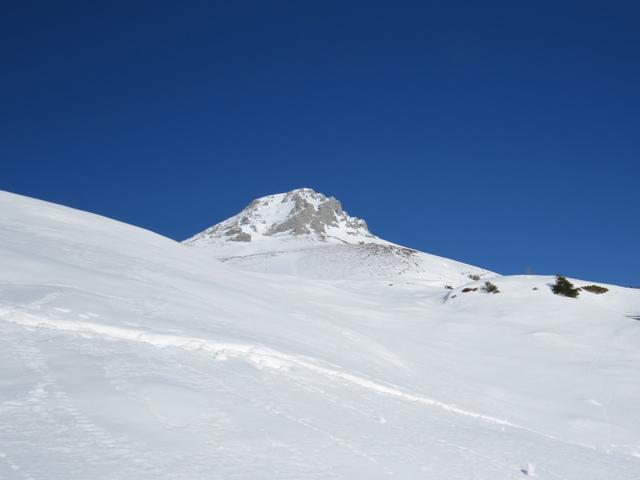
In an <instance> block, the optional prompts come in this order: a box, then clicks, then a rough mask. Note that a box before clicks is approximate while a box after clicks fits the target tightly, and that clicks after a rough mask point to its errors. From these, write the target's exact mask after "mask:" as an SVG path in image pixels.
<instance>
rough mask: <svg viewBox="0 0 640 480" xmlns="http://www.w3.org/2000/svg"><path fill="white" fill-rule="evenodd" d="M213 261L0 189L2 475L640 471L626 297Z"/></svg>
mask: <svg viewBox="0 0 640 480" xmlns="http://www.w3.org/2000/svg"><path fill="white" fill-rule="evenodd" d="M267 240H268V241H276V240H277V239H275V238H272V239H267ZM309 241H310V240H309ZM313 241H315V242H317V241H318V240H317V239H315V240H313ZM244 243H251V242H244ZM368 243H374V244H376V245H382V246H384V245H388V242H386V243H385V242H384V241H382V242H368ZM345 245H346V246H347V248H348V245H353V244H344V243H342V242H336V243H335V245H324V246H314V247H309V248H318V249H321V248H326V247H330V246H337V247H341V248H342V247H344V246H345ZM356 246H359V244H356ZM365 246H366V244H365ZM296 255H299V254H296ZM305 255H307V254H306V253H305ZM313 255H317V256H318V257H319V258H321V257H322V255H323V254H322V250H317V251H316V252H314V253H313ZM330 255H339V254H330ZM349 255H351V254H348V255H347V256H349ZM425 255H426V254H425ZM214 257H215V255H212V250H211V248H193V247H192V246H189V245H184V244H180V243H177V242H174V241H172V240H169V239H167V238H164V237H162V236H159V235H157V234H154V233H151V232H149V231H146V230H143V229H140V228H136V227H133V226H129V225H126V224H122V223H119V222H116V221H113V220H110V219H107V218H104V217H100V216H97V215H92V214H89V213H85V212H81V211H77V210H73V209H70V208H66V207H62V206H58V205H53V204H50V203H46V202H41V201H38V200H34V199H30V198H26V197H22V196H19V195H14V194H10V193H4V192H0V266H1V268H0V478H2V479H29V480H31V479H36V480H37V479H47V480H70V479H89V478H90V479H110V480H111V479H130V478H135V479H154V480H157V479H204V478H206V479H230V478H238V479H274V478H277V479H285V478H291V479H301V478H304V479H313V478H317V479H320V478H322V479H326V478H335V479H353V478H366V479H378V478H401V479H424V478H433V479H444V480H457V479H465V480H467V479H487V480H489V479H491V480H495V479H524V478H529V477H531V478H540V479H553V480H557V479H563V480H569V479H577V480H587V479H594V480H595V479H598V480H600V479H614V478H615V479H616V480H621V479H622V480H624V479H629V480H637V479H638V478H640V408H639V407H638V405H640V382H639V380H640V378H639V374H638V365H639V364H640V321H638V318H640V291H639V290H636V289H628V288H621V287H616V286H612V285H606V287H608V288H609V291H608V292H607V293H605V294H602V295H597V294H593V293H589V292H586V291H582V292H581V293H580V295H579V297H578V298H576V299H571V298H566V297H560V296H557V295H554V294H553V293H552V292H551V291H550V287H549V285H550V284H551V283H552V282H553V280H554V279H553V277H543V276H504V277H499V276H495V277H492V278H491V281H492V282H493V283H495V284H496V285H497V286H498V288H499V289H500V293H498V294H488V293H484V292H482V290H481V287H482V286H483V284H484V279H482V280H480V281H477V282H475V281H471V280H470V279H468V278H467V279H466V281H467V283H466V284H463V283H462V277H463V276H464V271H463V270H461V269H459V267H458V265H459V264H457V262H452V261H451V263H449V264H448V267H450V268H451V271H448V273H447V271H446V269H444V268H443V269H442V270H441V272H440V273H435V274H434V273H433V272H432V271H430V270H429V268H426V267H430V268H431V267H433V260H434V258H432V257H431V256H427V257H426V258H427V259H428V260H429V262H427V264H423V265H422V266H423V267H425V268H424V272H423V273H420V272H418V273H416V271H415V270H413V271H412V272H413V273H411V274H408V273H406V272H405V273H400V274H398V273H397V272H396V273H393V272H394V271H392V270H390V272H391V273H390V274H389V277H388V278H387V274H388V273H389V272H386V273H384V272H383V273H381V274H380V275H378V276H367V275H364V274H362V275H360V274H359V273H358V272H356V273H354V271H353V269H349V270H348V275H347V274H344V275H335V276H331V275H325V278H324V279H323V278H318V277H321V276H322V275H316V274H314V275H312V276H305V275H301V274H299V271H295V270H293V269H291V268H285V267H277V263H278V262H276V261H274V262H273V263H272V267H273V268H272V269H275V270H278V268H280V270H282V271H281V272H280V273H278V272H270V273H256V272H247V271H242V270H241V269H239V268H235V267H234V266H233V263H230V262H228V261H227V262H220V261H218V260H216V258H214ZM274 258H278V256H275V257H274ZM285 258H286V257H285V256H280V261H283V262H284V261H285ZM435 258H439V257H435ZM287 261H288V260H287ZM442 261H446V260H444V259H443V260H442ZM446 262H449V261H446ZM293 263H295V262H293ZM318 263H320V262H319V261H318V262H315V263H314V265H317V264H318ZM391 263H393V262H391ZM262 265H264V264H262ZM297 268H301V265H300V264H298V265H297ZM314 268H315V267H314ZM394 268H395V267H394ZM464 268H467V267H464ZM264 270H269V269H268V268H265V269H264ZM474 271H476V270H474ZM477 271H482V270H481V269H477ZM425 272H426V273H425ZM430 272H431V273H430ZM282 273H287V274H286V275H283V274H282ZM438 275H441V276H442V277H443V278H438ZM447 276H448V277H450V278H454V279H456V280H458V281H457V283H456V284H455V285H452V286H453V287H454V288H452V289H445V288H443V286H442V285H440V284H438V282H440V281H445V280H447V279H450V278H444V277H447ZM310 277H313V278H310ZM398 279H402V281H398ZM408 279H412V280H411V281H409V280H408ZM572 281H573V282H574V283H575V284H576V285H577V286H583V285H587V284H591V283H594V282H586V281H581V280H577V279H572ZM596 283H597V282H596ZM464 288H472V289H473V288H478V290H476V291H473V290H472V291H467V292H463V289H464Z"/></svg>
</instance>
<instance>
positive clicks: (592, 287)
mask: <svg viewBox="0 0 640 480" xmlns="http://www.w3.org/2000/svg"><path fill="white" fill-rule="evenodd" d="M582 290H586V291H587V292H591V293H595V294H596V295H600V294H602V293H607V292H608V291H609V289H608V288H606V287H601V286H600V285H585V286H584V287H582Z"/></svg>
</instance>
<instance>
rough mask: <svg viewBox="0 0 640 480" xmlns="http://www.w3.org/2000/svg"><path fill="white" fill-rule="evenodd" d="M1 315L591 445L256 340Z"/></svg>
mask: <svg viewBox="0 0 640 480" xmlns="http://www.w3.org/2000/svg"><path fill="white" fill-rule="evenodd" d="M56 298H57V297H56ZM43 303H44V302H42V301H38V302H37V308H38V309H40V307H41V305H42V304H43ZM61 310H66V309H57V313H60V312H61ZM69 312H70V310H69ZM0 319H2V320H5V321H8V322H12V323H14V324H18V325H22V326H25V327H30V328H50V329H56V330H59V331H64V332H70V333H76V334H79V335H83V336H99V337H103V338H109V339H115V340H124V341H131V342H141V343H146V344H150V345H153V346H155V347H159V348H170V347H174V348H181V349H185V350H188V351H201V352H206V353H209V354H211V355H212V356H213V357H214V358H215V359H217V360H226V359H229V358H236V359H239V360H243V361H248V362H250V363H252V364H253V365H255V366H256V367H257V368H269V369H275V370H280V371H286V370H288V369H291V368H302V369H305V370H307V371H311V372H314V373H316V374H320V375H322V376H325V377H329V378H331V379H332V380H335V381H338V382H343V383H347V384H351V385H355V386H358V387H360V388H363V389H366V390H367V391H370V392H373V393H375V394H378V395H381V396H388V397H394V398H397V399H400V400H404V401H407V402H412V403H418V404H422V405H425V406H429V407H435V408H439V409H442V410H445V411H447V412H450V413H452V414H455V415H461V416H465V417H470V418H474V419H477V420H480V421H484V422H489V423H491V424H495V425H499V426H501V427H508V428H513V429H517V430H522V431H526V432H529V433H533V434H536V435H541V436H543V437H546V438H547V439H550V440H553V441H559V442H563V443H571V444H574V445H578V446H582V447H587V448H590V449H594V448H595V447H592V446H590V445H582V444H575V443H573V442H569V441H565V440H562V439H558V438H556V437H553V436H551V435H547V434H544V433H541V432H537V431H534V430H531V429H529V428H526V427H523V426H520V425H517V424H514V423H511V422H509V421H508V420H505V419H500V418H496V417H493V416H490V415H485V414H482V413H477V412H473V411H470V410H466V409H463V408H460V407H458V406H455V405H452V404H449V403H445V402H441V401H438V400H436V399H433V398H431V397H428V396H425V395H422V394H419V393H413V392H409V391H405V390H403V389H401V388H399V387H397V386H395V385H391V384H384V383H381V382H376V381H373V380H370V379H368V378H365V377H364V376H361V375H357V374H354V373H351V372H348V371H344V370H343V369H340V368H339V367H337V366H335V365H331V364H328V363H326V362H323V361H320V360H317V359H313V358H309V357H305V356H299V355H291V354H287V353H284V352H281V351H278V350H274V349H271V348H268V347H264V346H260V345H253V344H243V343H229V342H219V341H215V340H213V339H206V338H199V337H191V336H186V335H176V334H166V333H156V332H150V331H145V330H141V329H135V328H128V327H119V326H113V325H105V324H101V323H94V322H89V321H84V320H83V321H78V320H65V319H61V318H51V317H48V316H46V315H44V314H43V312H41V311H40V310H38V311H37V312H34V311H32V310H29V309H26V308H21V307H20V308H19V307H6V306H2V305H0Z"/></svg>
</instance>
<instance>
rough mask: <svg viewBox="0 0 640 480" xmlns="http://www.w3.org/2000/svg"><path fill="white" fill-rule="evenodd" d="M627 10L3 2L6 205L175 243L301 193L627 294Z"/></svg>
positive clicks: (634, 176) (389, 225) (636, 95)
mask: <svg viewBox="0 0 640 480" xmlns="http://www.w3.org/2000/svg"><path fill="white" fill-rule="evenodd" d="M639 5H640V4H638V2H630V1H628V2H620V3H617V2H598V3H591V2H519V1H505V2H460V3H456V2H453V1H447V2H414V3H410V2H380V3H377V2H372V1H366V2H355V1H346V0H342V1H335V2H334V1H318V2H304V1H303V2H299V1H295V2H294V1H292V2H277V1H256V2H252V1H230V2H227V1H225V2H215V1H202V2H163V1H155V2H122V3H119V2H102V3H96V2H77V3H73V2H64V1H63V2H41V3H38V2H29V1H25V2H13V3H11V4H5V5H3V12H2V16H1V17H0V55H1V58H2V68H1V72H0V105H1V107H0V112H1V116H0V161H1V166H2V170H1V172H2V173H1V175H0V189H4V190H9V191H12V192H17V193H22V194H25V195H29V196H34V197H37V198H41V199H44V200H49V201H53V202H58V203H62V204H66V205H70V206H73V207H76V208H80V209H83V210H88V211H92V212H96V213H100V214H103V215H107V216H109V217H113V218H116V219H119V220H123V221H125V222H128V223H132V224H135V225H139V226H142V227H145V228H148V229H151V230H154V231H156V232H159V233H161V234H164V235H167V236H169V237H173V238H175V239H183V238H185V237H188V236H190V235H191V234H193V233H195V232H197V231H200V230H202V229H203V228H205V227H207V226H209V225H211V224H214V223H217V222H218V221H220V220H222V219H224V218H226V217H228V216H230V215H232V214H234V213H236V212H237V211H239V210H240V209H241V208H242V207H244V206H245V204H246V203H248V202H249V201H250V200H251V199H253V198H254V197H257V196H261V195H265V194H270V193H276V192H281V191H286V190H290V189H293V188H296V187H302V186H308V187H312V188H314V189H316V190H319V191H322V192H324V193H326V194H329V195H333V196H335V197H337V198H338V199H340V200H342V201H343V204H344V206H345V208H346V209H347V210H348V211H349V213H351V214H352V215H356V216H359V217H362V218H364V219H366V220H367V221H368V223H369V225H370V228H371V230H372V231H373V232H374V233H376V234H378V235H380V236H382V237H384V238H386V239H388V240H391V241H395V242H397V243H400V244H404V245H407V246H410V247H414V248H418V249H421V250H425V251H428V252H431V253H436V254H439V255H444V256H447V257H451V258H455V259H458V260H462V261H465V262H469V263H472V264H475V265H479V266H482V267H486V268H489V269H493V270H496V271H498V272H501V273H524V272H525V271H526V269H527V268H530V269H531V270H532V271H533V272H534V273H541V274H553V273H556V272H559V273H564V274H567V275H570V276H575V277H579V278H586V279H591V280H597V281H602V282H611V283H618V284H623V285H634V286H640V253H639V251H638V245H639V244H640V213H638V204H639V202H638V198H639V192H640V188H639V185H640V181H639V180H640V158H639V157H640V29H639V28H638V24H639V22H640V6H639Z"/></svg>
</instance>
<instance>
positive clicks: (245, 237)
mask: <svg viewBox="0 0 640 480" xmlns="http://www.w3.org/2000/svg"><path fill="white" fill-rule="evenodd" d="M282 235H287V236H307V237H313V238H316V239H318V240H321V241H327V240H329V239H334V240H339V241H341V242H343V243H360V242H369V241H375V239H377V237H375V236H374V235H372V234H371V233H370V232H369V229H368V228H367V224H366V222H365V221H364V220H361V219H359V218H355V217H351V216H349V215H348V214H347V213H346V212H345V211H344V210H343V209H342V204H341V203H340V202H339V201H338V200H336V199H335V198H334V197H327V196H325V195H323V194H322V193H318V192H315V191H314V190H312V189H310V188H300V189H297V190H292V191H290V192H287V193H280V194H276V195H269V196H266V197H262V198H258V199H257V200H254V201H253V202H251V203H250V204H249V205H248V206H247V207H246V208H245V209H244V210H243V211H242V212H240V213H239V214H238V215H236V216H234V217H231V218H230V219H228V220H225V221H224V222H221V223H219V224H217V225H215V226H213V227H211V228H209V229H207V230H205V231H204V232H202V233H200V234H198V235H196V236H195V237H193V238H191V239H189V240H188V243H198V242H202V241H206V240H207V239H209V240H215V239H218V240H224V241H232V242H251V241H255V240H256V239H257V238H259V237H261V236H267V237H270V236H282Z"/></svg>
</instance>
